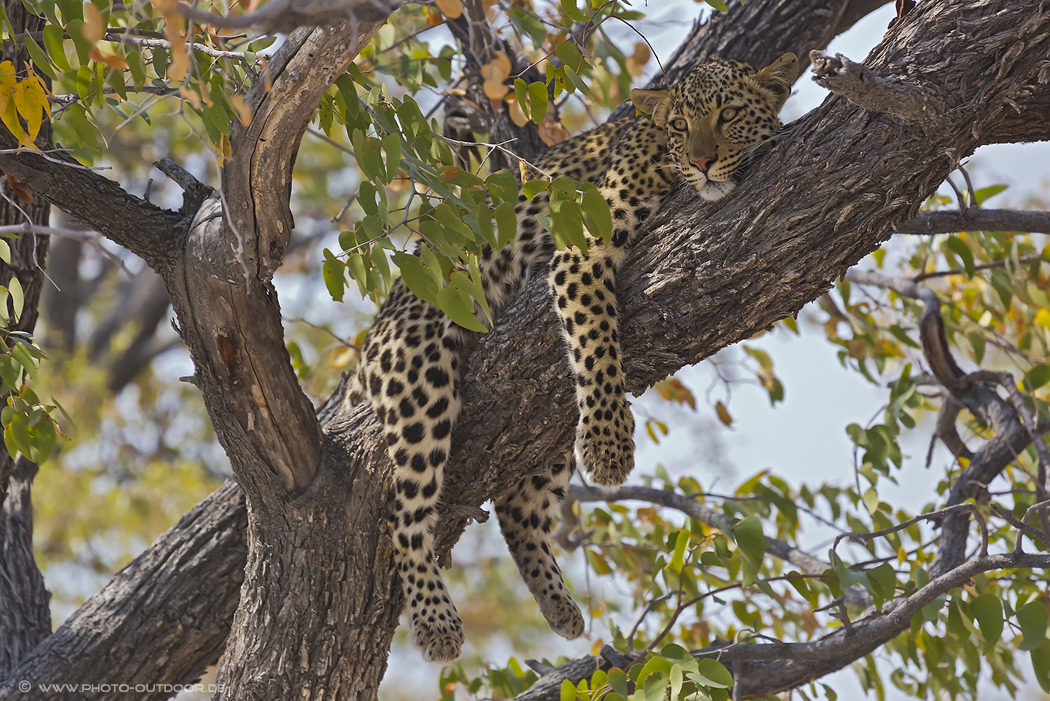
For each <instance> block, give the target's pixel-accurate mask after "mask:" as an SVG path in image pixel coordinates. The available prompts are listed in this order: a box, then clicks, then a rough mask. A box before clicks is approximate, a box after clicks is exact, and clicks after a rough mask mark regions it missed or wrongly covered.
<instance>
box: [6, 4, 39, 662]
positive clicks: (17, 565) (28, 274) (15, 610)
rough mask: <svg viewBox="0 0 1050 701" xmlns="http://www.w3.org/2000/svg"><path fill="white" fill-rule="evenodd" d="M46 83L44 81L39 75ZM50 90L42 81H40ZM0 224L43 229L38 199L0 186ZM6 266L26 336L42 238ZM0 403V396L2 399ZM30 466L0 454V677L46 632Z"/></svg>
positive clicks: (23, 56)
mask: <svg viewBox="0 0 1050 701" xmlns="http://www.w3.org/2000/svg"><path fill="white" fill-rule="evenodd" d="M4 5H5V10H6V11H7V17H8V19H10V21H11V26H12V27H13V28H14V30H15V32H35V31H39V30H40V29H42V28H43V25H44V22H43V20H41V19H40V18H38V17H35V16H34V15H31V14H29V13H28V12H27V11H26V9H25V8H24V7H23V6H22V3H20V2H5V3H4ZM3 60H5V61H11V63H12V64H13V65H14V66H15V69H16V70H17V71H18V74H19V77H20V78H21V77H24V76H25V74H26V72H25V64H26V62H27V61H28V60H29V56H28V54H27V53H26V52H25V51H24V50H21V49H19V48H18V47H17V46H15V45H13V44H5V46H4V49H3ZM44 79H45V80H47V78H46V76H45V77H44ZM48 87H49V88H50V81H48ZM37 144H38V145H39V146H41V147H42V148H49V147H50V146H51V124H50V122H47V121H45V122H44V124H43V125H42V126H41V129H40V133H39V134H38V135H37ZM0 188H2V190H3V199H2V200H0V225H9V224H23V223H29V224H37V225H44V226H46V225H47V223H48V219H49V217H50V214H51V205H50V204H49V203H48V202H47V201H46V200H44V199H42V198H39V197H37V198H34V200H33V202H20V201H19V197H18V195H17V194H16V193H15V192H14V190H13V189H12V188H11V187H10V186H9V185H8V183H7V182H4V183H3V184H0ZM8 243H9V245H10V247H11V264H10V265H7V264H5V263H2V262H0V285H3V286H4V287H9V286H10V284H11V279H12V278H17V279H18V282H19V284H21V286H22V290H23V292H24V293H25V300H24V303H23V307H22V315H21V316H20V317H19V318H18V319H17V320H16V321H13V323H11V324H10V325H9V326H8V327H7V328H6V329H5V333H4V336H5V338H6V336H7V333H10V332H11V331H25V332H28V333H32V332H33V329H34V328H35V327H36V321H37V316H38V315H39V311H38V310H39V305H40V293H41V290H42V288H43V285H44V265H45V263H46V262H47V244H48V237H47V236H40V235H37V234H30V233H26V234H22V235H21V236H19V237H18V238H15V239H8ZM5 402H6V397H5ZM35 474H36V465H33V464H32V463H30V462H29V461H28V460H26V459H25V458H20V459H19V461H18V463H17V464H16V462H15V460H14V459H12V458H11V456H10V455H9V454H8V452H7V450H6V449H4V450H0V505H2V507H3V508H2V509H0V677H2V676H6V674H7V672H9V671H10V670H12V669H13V668H14V667H15V666H16V665H17V664H18V663H19V662H20V661H21V660H22V659H23V658H25V656H26V654H27V653H28V652H29V651H30V650H32V649H33V647H34V646H35V645H36V644H37V643H39V642H40V641H41V640H43V639H44V638H45V637H47V636H48V635H49V634H50V633H51V610H50V608H49V606H48V602H49V601H50V599H51V595H50V593H48V591H47V589H46V587H45V586H44V578H43V577H42V576H41V575H40V570H39V569H37V566H36V560H34V559H33V508H32V497H31V486H32V484H33V476H34V475H35Z"/></svg>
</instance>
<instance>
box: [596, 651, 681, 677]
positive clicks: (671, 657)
mask: <svg viewBox="0 0 1050 701" xmlns="http://www.w3.org/2000/svg"><path fill="white" fill-rule="evenodd" d="M660 656H661V657H663V658H664V659H665V660H667V661H668V662H672V663H674V664H676V665H678V666H679V667H681V668H682V669H683V670H684V671H686V672H696V671H698V670H699V667H697V663H696V659H695V658H694V657H693V656H692V655H690V654H689V651H688V650H686V649H685V648H684V647H682V646H681V645H677V644H675V643H671V644H670V645H664V648H663V649H662V650H660ZM611 678H612V677H611V676H610V679H611Z"/></svg>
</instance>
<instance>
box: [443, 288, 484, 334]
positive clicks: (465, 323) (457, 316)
mask: <svg viewBox="0 0 1050 701" xmlns="http://www.w3.org/2000/svg"><path fill="white" fill-rule="evenodd" d="M465 297H466V295H462V294H460V292H459V290H455V289H453V288H451V287H443V288H441V289H440V290H438V292H437V302H436V304H437V306H438V308H439V309H441V311H443V312H445V314H447V315H448V318H449V319H452V321H454V322H455V323H457V324H459V325H460V326H462V327H463V328H465V329H468V330H470V331H479V332H482V333H484V332H485V331H487V330H488V329H486V328H485V326H484V325H483V324H482V323H481V322H480V321H478V320H477V318H476V317H475V316H474V309H473V305H472V304H470V303H469V302H470V298H469V297H466V298H465ZM464 298H465V299H464Z"/></svg>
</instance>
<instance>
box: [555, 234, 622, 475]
mask: <svg viewBox="0 0 1050 701" xmlns="http://www.w3.org/2000/svg"><path fill="white" fill-rule="evenodd" d="M624 241H625V239H624ZM587 243H588V253H587V255H584V254H583V253H581V252H580V251H579V250H577V249H575V248H573V249H567V250H565V251H559V252H558V253H556V254H555V256H554V259H553V260H552V261H551V269H550V278H549V279H550V285H551V290H552V292H553V295H554V299H555V306H556V309H557V311H558V316H560V317H561V320H562V330H563V331H564V334H565V340H566V342H567V343H568V346H569V361H570V362H571V363H572V366H573V369H574V370H575V371H576V403H577V406H578V407H579V410H580V419H579V423H578V424H577V428H576V458H577V461H578V462H579V463H580V467H581V469H582V470H583V473H584V475H586V477H587V479H588V480H590V481H592V482H596V483H598V484H603V485H616V484H622V483H623V481H624V480H626V479H627V475H628V474H630V472H631V470H632V469H633V468H634V415H633V414H631V408H630V406H628V404H627V395H626V394H625V392H624V377H623V369H622V365H621V361H620V342H619V338H618V336H617V322H616V316H617V309H616V295H615V291H614V283H615V274H616V268H617V267H619V264H620V262H621V260H622V258H623V255H624V251H623V247H622V245H615V244H614V245H606V244H604V243H603V242H601V241H599V240H597V239H594V238H592V237H589V236H588V241H587Z"/></svg>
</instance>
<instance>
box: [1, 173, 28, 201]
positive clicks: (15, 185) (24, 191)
mask: <svg viewBox="0 0 1050 701" xmlns="http://www.w3.org/2000/svg"><path fill="white" fill-rule="evenodd" d="M7 185H8V187H10V188H11V189H12V190H14V191H15V194H16V195H18V199H20V200H22V203H23V204H33V191H32V190H30V189H29V187H28V186H27V185H26V184H25V183H20V182H18V181H17V180H15V179H14V178H12V177H11V176H10V175H8V176H7Z"/></svg>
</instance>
